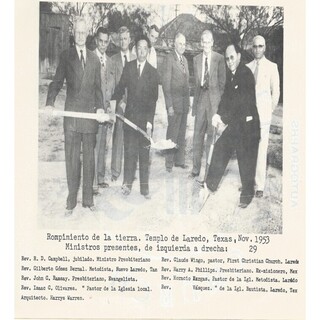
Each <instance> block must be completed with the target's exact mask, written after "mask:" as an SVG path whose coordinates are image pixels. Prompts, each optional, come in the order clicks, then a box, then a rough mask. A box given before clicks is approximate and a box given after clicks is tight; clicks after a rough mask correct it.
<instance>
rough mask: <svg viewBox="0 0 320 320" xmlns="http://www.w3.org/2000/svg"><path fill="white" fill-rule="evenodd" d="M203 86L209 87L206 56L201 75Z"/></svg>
mask: <svg viewBox="0 0 320 320" xmlns="http://www.w3.org/2000/svg"><path fill="white" fill-rule="evenodd" d="M203 88H204V89H208V88H209V67H208V58H207V57H206V60H205V62H204V76H203Z"/></svg>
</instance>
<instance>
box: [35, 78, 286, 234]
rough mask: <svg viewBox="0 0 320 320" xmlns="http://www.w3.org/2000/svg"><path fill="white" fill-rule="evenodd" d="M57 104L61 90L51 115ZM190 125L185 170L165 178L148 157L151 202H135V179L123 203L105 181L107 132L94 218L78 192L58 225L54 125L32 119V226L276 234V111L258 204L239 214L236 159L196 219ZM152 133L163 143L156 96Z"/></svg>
mask: <svg viewBox="0 0 320 320" xmlns="http://www.w3.org/2000/svg"><path fill="white" fill-rule="evenodd" d="M48 83H49V82H48V81H45V80H41V81H40V86H39V107H40V108H42V107H43V106H44V105H45V99H46V94H47V89H48ZM64 99H65V90H62V91H61V93H60V94H59V96H58V97H57V100H56V104H55V106H56V108H57V109H61V110H63V107H64ZM193 121H194V118H193V117H192V116H191V115H189V117H188V127H187V134H186V141H187V148H186V164H187V165H188V166H189V169H187V170H184V169H181V168H174V169H173V172H172V173H171V174H170V173H167V172H166V170H165V164H164V155H163V154H162V153H161V152H158V151H154V150H152V152H151V158H152V162H151V167H150V183H149V186H150V194H151V197H152V199H151V200H146V199H144V197H142V196H141V195H140V193H139V181H138V180H139V179H137V180H136V181H135V183H134V185H133V189H132V192H131V194H130V195H129V196H128V197H124V196H123V195H122V193H121V184H122V175H121V176H120V177H119V179H118V180H117V181H116V182H111V181H110V176H111V173H110V162H111V161H110V156H111V140H112V139H111V136H112V132H111V130H110V131H109V132H108V137H107V139H108V140H109V144H108V152H107V158H106V164H107V172H106V180H107V182H108V183H109V185H110V187H109V188H107V189H100V194H99V195H98V196H96V197H95V205H96V207H97V211H96V212H94V213H92V212H91V211H90V210H89V209H84V208H83V207H82V206H81V193H82V190H81V188H80V190H79V193H78V205H77V207H76V208H75V210H74V212H73V215H72V216H71V217H68V218H66V217H65V216H64V212H65V203H66V197H67V181H66V173H65V162H64V136H63V128H62V119H61V118H51V119H50V118H47V117H46V116H44V115H39V167H38V171H39V181H38V182H39V185H38V186H39V194H38V200H39V203H38V205H39V210H38V218H39V220H38V221H39V226H40V227H41V228H51V229H85V230H95V229H103V230H109V231H110V232H111V231H112V230H118V229H119V228H124V229H132V230H138V231H145V232H154V231H159V230H166V229H170V230H175V231H176V232H187V231H201V232H216V233H271V234H279V233H282V106H281V105H280V106H279V107H278V108H277V109H276V110H275V112H274V116H273V126H272V130H271V132H272V133H271V134H270V147H269V154H268V159H269V166H268V172H267V183H266V188H265V193H264V197H263V198H261V199H257V198H255V199H254V200H253V201H252V203H251V204H250V205H249V206H248V207H247V208H246V209H239V208H238V203H239V195H240V193H239V191H238V189H239V187H240V186H241V183H240V177H239V171H238V164H237V160H236V158H233V159H232V160H231V161H230V163H229V165H228V167H227V170H226V172H225V175H224V178H223V180H222V182H221V185H220V187H219V189H218V191H217V192H216V193H215V194H214V195H210V197H209V198H208V200H207V202H206V204H205V206H204V207H203V209H202V210H201V212H200V213H199V212H198V210H199V207H198V204H199V201H198V198H199V191H200V188H199V186H198V184H197V183H196V182H195V180H193V179H190V178H188V174H189V172H190V170H191V168H192V136H193ZM154 127H155V129H154V140H155V141H158V140H159V139H164V138H165V134H166V128H167V119H166V112H165V107H164V101H163V96H162V95H161V96H160V99H159V101H158V104H157V110H156V117H155V126H154ZM202 168H203V170H202V172H201V174H200V177H199V179H200V180H201V178H202V177H203V175H204V168H205V157H203V166H202ZM137 177H138V173H137Z"/></svg>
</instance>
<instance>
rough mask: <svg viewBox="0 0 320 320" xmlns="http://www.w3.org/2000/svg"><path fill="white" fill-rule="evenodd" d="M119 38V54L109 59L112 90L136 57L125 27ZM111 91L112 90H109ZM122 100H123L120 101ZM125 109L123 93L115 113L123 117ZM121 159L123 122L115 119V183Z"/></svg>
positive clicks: (113, 175) (113, 153)
mask: <svg viewBox="0 0 320 320" xmlns="http://www.w3.org/2000/svg"><path fill="white" fill-rule="evenodd" d="M118 34H119V38H120V52H119V53H117V54H115V55H114V56H112V57H111V64H112V70H111V77H112V82H113V88H115V87H116V86H117V85H118V83H119V81H120V78H121V75H122V71H123V68H124V66H125V65H126V64H127V63H128V62H129V61H132V60H134V59H135V58H136V55H135V54H134V53H132V52H131V51H130V50H129V44H130V42H131V38H130V31H129V29H128V28H127V27H125V26H123V27H121V28H120V29H119V31H118ZM111 90H112V89H111ZM122 98H123V99H122ZM125 108H126V99H125V93H124V97H121V98H120V99H117V102H116V113H118V114H121V115H123V114H124V110H125ZM122 157H123V122H122V121H121V120H119V119H116V123H115V126H114V129H113V140H112V157H111V174H112V177H111V180H112V181H116V180H117V179H118V177H119V176H120V173H121V168H122Z"/></svg>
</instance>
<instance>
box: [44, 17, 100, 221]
mask: <svg viewBox="0 0 320 320" xmlns="http://www.w3.org/2000/svg"><path fill="white" fill-rule="evenodd" d="M87 34H88V31H87V27H86V22H85V20H84V19H82V18H79V19H78V20H77V21H76V22H75V24H74V39H75V47H72V48H70V49H68V50H66V51H64V52H62V54H61V56H60V61H59V65H58V67H57V70H56V74H55V76H54V79H53V81H52V82H51V84H50V86H49V90H48V95H47V102H46V105H47V106H53V105H54V102H55V98H56V96H57V95H58V93H59V91H60V89H61V88H62V86H63V83H64V80H65V79H66V84H67V97H66V102H65V110H66V111H75V112H88V113H95V112H103V96H102V91H101V77H100V76H101V75H100V62H99V59H98V57H97V56H96V55H95V54H94V53H93V52H92V51H89V50H87V49H86V47H85V42H86V38H87ZM97 130H98V122H97V121H96V120H88V119H79V118H67V117H66V118H65V119H64V135H65V160H66V171H67V182H68V190H69V194H68V198H67V211H66V215H70V214H72V211H73V209H74V208H75V206H76V205H77V194H78V189H79V186H80V177H81V160H80V151H81V145H82V153H83V186H82V205H83V207H87V208H89V209H90V210H92V211H93V210H94V209H95V208H94V203H93V179H94V147H95V144H96V133H97Z"/></svg>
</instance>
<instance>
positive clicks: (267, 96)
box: [247, 57, 280, 123]
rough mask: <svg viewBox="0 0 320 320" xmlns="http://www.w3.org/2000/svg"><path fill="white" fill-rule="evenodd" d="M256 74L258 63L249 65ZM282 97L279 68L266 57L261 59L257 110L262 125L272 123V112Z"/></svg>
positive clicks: (254, 62)
mask: <svg viewBox="0 0 320 320" xmlns="http://www.w3.org/2000/svg"><path fill="white" fill-rule="evenodd" d="M247 66H248V68H249V69H250V70H251V71H252V73H253V74H254V72H255V68H256V61H255V60H253V61H251V62H250V63H248V64H247ZM279 97H280V80H279V72H278V66H277V65H276V64H275V63H273V62H271V61H270V60H268V59H267V58H266V57H263V58H262V59H260V62H259V71H258V79H257V83H256V98H257V108H258V112H259V116H260V121H261V123H270V122H271V117H272V111H273V110H274V108H275V107H276V106H277V104H278V102H279Z"/></svg>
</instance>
